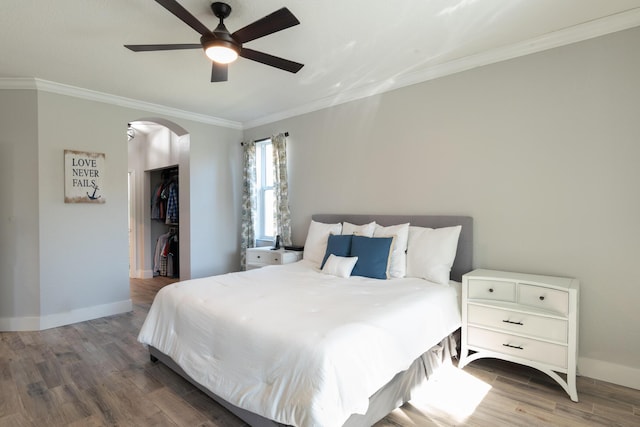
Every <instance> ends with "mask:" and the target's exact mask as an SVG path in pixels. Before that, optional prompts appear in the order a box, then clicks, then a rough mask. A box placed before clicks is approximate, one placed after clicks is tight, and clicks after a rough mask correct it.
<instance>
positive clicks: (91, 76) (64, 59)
mask: <svg viewBox="0 0 640 427" xmlns="http://www.w3.org/2000/svg"><path fill="white" fill-rule="evenodd" d="M178 1H179V2H180V4H182V5H183V6H184V7H185V8H186V9H187V10H189V11H190V12H191V13H192V14H193V15H194V16H196V17H197V18H198V19H199V20H200V21H201V22H202V23H204V24H205V25H206V26H208V27H210V28H212V29H213V28H215V26H216V24H217V19H216V18H215V17H214V16H213V14H212V12H211V9H210V4H211V0H178ZM228 3H229V4H230V5H231V7H232V8H233V12H232V13H231V16H230V17H229V18H228V19H227V20H225V24H226V26H227V28H228V29H229V30H230V31H231V32H233V31H235V30H237V29H239V28H241V27H244V26H245V25H247V24H249V23H251V22H253V21H255V20H256V19H259V18H261V17H263V16H265V15H267V14H269V13H271V12H273V11H275V10H276V9H279V8H281V7H283V6H286V7H288V8H289V9H290V10H291V12H293V14H294V15H296V17H297V18H298V19H299V20H300V22H301V24H300V25H298V26H295V27H292V28H289V29H286V30H284V31H281V32H279V33H275V34H272V35H269V36H266V37H264V38H261V39H258V40H255V41H252V42H249V43H247V44H246V46H247V47H250V48H252V49H256V50H261V51H264V52H267V53H270V54H273V55H276V56H280V57H283V58H286V59H291V60H293V61H296V62H301V63H303V64H305V66H304V68H302V70H301V71H300V72H298V73H297V74H291V73H288V72H284V71H281V70H278V69H275V68H271V67H268V66H265V65H262V64H259V63H256V62H253V61H249V60H247V59H244V58H240V59H239V60H238V61H237V62H235V63H234V64H231V65H230V66H229V81H227V82H222V83H211V82H210V81H209V80H210V72H211V71H210V69H211V66H210V63H209V62H208V60H207V59H206V57H205V56H204V53H203V52H202V51H200V50H181V51H168V52H141V53H134V52H131V51H129V50H128V49H125V48H124V47H123V45H124V44H158V43H198V42H199V37H200V36H199V34H198V33H196V32H195V31H194V30H193V29H191V28H190V27H189V26H187V25H186V24H184V23H183V22H182V21H180V20H179V19H178V18H176V17H175V16H174V15H172V14H171V13H169V12H168V11H167V10H166V9H164V8H163V7H162V6H160V5H159V4H158V3H156V2H155V1H152V0H58V1H54V0H1V1H0V77H33V78H37V79H41V80H45V81H49V82H55V83H60V84H64V85H70V86H73V87H77V88H83V89H89V90H92V91H97V92H101V93H105V94H110V95H116V96H119V97H125V98H131V99H133V100H139V101H144V102H147V103H153V104H158V105H162V106H167V107H171V108H175V109H179V110H184V111H187V112H193V113H197V114H201V115H205V116H209V117H213V118H220V119H225V120H229V121H231V122H237V123H238V125H239V126H244V127H251V126H253V125H256V124H260V123H263V122H266V121H269V120H274V119H277V118H281V117H286V116H288V115H293V114H298V113H300V112H305V111H311V110H313V109H316V108H321V107H324V106H328V105H332V104H336V103H340V102H344V101H345V100H350V99H356V98H360V97H363V96H367V95H370V94H375V93H380V92H384V91H386V90H389V89H393V88H397V87H401V86H405V85H408V84H412V83H417V82H419V81H424V80H427V79H429V78H433V77H438V76H441V75H444V74H447V73H450V72H455V71H461V70H463V69H468V68H472V67H474V66H478V65H484V64H487V63H490V62H494V61H497V60H502V59H507V58H509V57H514V56H518V55H521V54H525V53H530V52H534V51H536V50H541V49H544V48H548V47H553V46H557V45H562V44H566V43H570V42H574V41H578V40H581V39H584V38H589V37H594V36H597V35H601V34H605V33H607V32H612V31H617V30H621V29H625V28H630V27H634V26H638V25H640V0H455V1H454V0H396V1H382V0H324V1H320V0H277V1H276V0H260V1H255V0H254V1H251V0H228Z"/></svg>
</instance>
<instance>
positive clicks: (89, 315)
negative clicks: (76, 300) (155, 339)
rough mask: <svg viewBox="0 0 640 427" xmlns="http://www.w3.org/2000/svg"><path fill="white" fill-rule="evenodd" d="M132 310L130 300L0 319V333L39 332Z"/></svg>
mask: <svg viewBox="0 0 640 427" xmlns="http://www.w3.org/2000/svg"><path fill="white" fill-rule="evenodd" d="M132 308H133V306H132V303H131V300H130V299H128V300H124V301H118V302H113V303H109V304H101V305H95V306H93V307H84V308H79V309H76V310H70V311H66V312H62V313H55V314H48V315H46V316H27V317H8V318H7V317H5V318H0V331H41V330H44V329H50V328H57V327H58V326H64V325H71V324H73V323H78V322H84V321H86V320H92V319H97V318H100V317H105V316H112V315H114V314H120V313H126V312H129V311H131V309H132Z"/></svg>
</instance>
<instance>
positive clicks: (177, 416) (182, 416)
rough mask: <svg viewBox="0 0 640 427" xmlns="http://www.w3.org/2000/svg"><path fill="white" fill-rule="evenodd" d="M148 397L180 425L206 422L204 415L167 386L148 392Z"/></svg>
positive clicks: (182, 426) (194, 424)
mask: <svg viewBox="0 0 640 427" xmlns="http://www.w3.org/2000/svg"><path fill="white" fill-rule="evenodd" d="M148 396H149V399H150V400H151V401H153V402H154V403H155V404H156V405H157V406H158V407H160V408H162V411H163V412H164V413H165V414H167V416H168V417H169V418H171V420H173V422H175V423H176V424H178V425H179V426H181V427H191V426H196V425H200V424H202V423H206V422H207V421H208V420H207V418H206V416H205V415H204V414H203V413H201V412H199V411H198V410H196V409H195V408H194V407H193V406H191V405H189V404H188V403H187V402H186V401H185V400H184V399H183V398H182V397H181V396H179V395H177V394H175V393H174V392H173V391H172V390H170V389H168V388H162V389H160V390H156V391H154V392H153V393H150V394H149V395H148Z"/></svg>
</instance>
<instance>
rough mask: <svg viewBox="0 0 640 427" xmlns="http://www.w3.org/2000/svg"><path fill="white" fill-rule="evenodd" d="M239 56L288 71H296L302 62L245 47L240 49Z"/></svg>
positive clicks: (301, 65)
mask: <svg viewBox="0 0 640 427" xmlns="http://www.w3.org/2000/svg"><path fill="white" fill-rule="evenodd" d="M240 56H242V57H243V58H247V59H251V60H252V61H257V62H260V63H262V64H265V65H270V66H272V67H276V68H279V69H281V70H285V71H289V72H290V73H297V72H298V71H300V69H301V68H302V67H304V64H300V63H298V62H293V61H289V60H288V59H282V58H278V57H277V56H273V55H269V54H268V53H264V52H258V51H257V50H253V49H247V48H245V47H243V48H242V50H241V51H240Z"/></svg>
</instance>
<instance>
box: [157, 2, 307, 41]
mask: <svg viewBox="0 0 640 427" xmlns="http://www.w3.org/2000/svg"><path fill="white" fill-rule="evenodd" d="M156 1H158V0H156ZM299 23H300V21H298V19H297V18H296V17H295V16H293V13H291V12H290V11H289V9H287V8H286V7H283V8H282V9H279V10H276V11H275V12H273V13H272V14H270V15H267V16H265V17H264V18H260V19H258V20H257V21H255V22H253V23H251V24H249V25H247V26H246V27H244V28H241V29H239V30H238V31H236V32H235V33H233V34H231V37H233V38H234V39H235V40H236V41H238V42H240V43H246V42H250V41H251V40H255V39H257V38H260V37H264V36H267V35H269V34H273V33H275V32H278V31H280V30H284V29H285V28H289V27H293V26H294V25H298V24H299Z"/></svg>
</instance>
